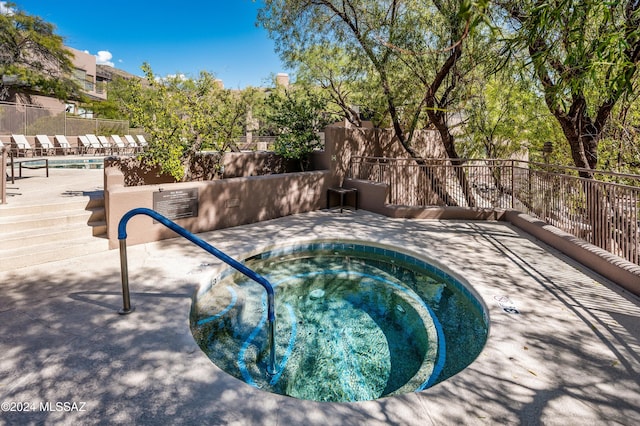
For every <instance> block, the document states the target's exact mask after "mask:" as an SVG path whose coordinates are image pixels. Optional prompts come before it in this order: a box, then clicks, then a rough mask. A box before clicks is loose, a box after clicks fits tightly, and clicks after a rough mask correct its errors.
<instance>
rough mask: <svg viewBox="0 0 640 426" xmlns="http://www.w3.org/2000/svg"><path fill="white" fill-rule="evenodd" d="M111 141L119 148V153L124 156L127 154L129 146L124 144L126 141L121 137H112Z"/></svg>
mask: <svg viewBox="0 0 640 426" xmlns="http://www.w3.org/2000/svg"><path fill="white" fill-rule="evenodd" d="M111 140H112V141H113V143H114V144H115V146H116V147H117V149H118V152H120V153H122V154H126V152H127V149H128V148H127V144H125V143H124V141H123V140H122V138H121V137H120V135H111Z"/></svg>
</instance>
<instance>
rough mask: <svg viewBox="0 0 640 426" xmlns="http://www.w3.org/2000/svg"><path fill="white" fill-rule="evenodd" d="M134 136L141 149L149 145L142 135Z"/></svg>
mask: <svg viewBox="0 0 640 426" xmlns="http://www.w3.org/2000/svg"><path fill="white" fill-rule="evenodd" d="M136 137H137V138H138V145H140V146H141V147H142V149H145V148H146V147H148V146H149V143H148V142H147V140H146V139H145V138H144V135H136Z"/></svg>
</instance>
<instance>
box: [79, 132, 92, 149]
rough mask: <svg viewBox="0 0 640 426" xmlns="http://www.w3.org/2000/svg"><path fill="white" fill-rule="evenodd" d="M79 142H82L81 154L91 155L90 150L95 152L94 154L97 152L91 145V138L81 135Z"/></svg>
mask: <svg viewBox="0 0 640 426" xmlns="http://www.w3.org/2000/svg"><path fill="white" fill-rule="evenodd" d="M78 140H79V141H80V145H79V148H80V154H89V150H93V152H95V148H94V147H93V146H92V145H91V142H90V141H89V138H87V137H86V136H83V135H80V136H78Z"/></svg>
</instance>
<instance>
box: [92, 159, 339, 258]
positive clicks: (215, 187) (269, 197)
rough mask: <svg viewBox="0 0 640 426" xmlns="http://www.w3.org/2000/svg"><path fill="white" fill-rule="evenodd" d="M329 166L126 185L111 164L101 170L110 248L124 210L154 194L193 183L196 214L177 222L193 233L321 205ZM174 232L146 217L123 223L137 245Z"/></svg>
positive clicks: (150, 203) (147, 202) (149, 203)
mask: <svg viewBox="0 0 640 426" xmlns="http://www.w3.org/2000/svg"><path fill="white" fill-rule="evenodd" d="M329 175H330V173H329V172H328V171H313V172H300V173H287V174H279V175H266V176H251V177H242V178H233V179H222V180H213V181H204V182H188V183H168V184H161V185H147V186H137V187H125V186H124V176H123V175H122V172H120V171H119V170H118V169H116V168H113V167H111V168H107V169H105V188H107V190H106V191H105V205H106V210H107V212H108V216H107V224H108V225H107V233H108V237H109V247H110V248H116V247H118V229H117V227H118V223H119V221H120V219H121V218H122V216H123V215H124V214H125V213H126V212H128V211H129V210H131V209H133V208H137V207H146V208H153V193H154V192H157V191H160V190H162V191H171V190H177V189H191V188H197V190H198V198H199V211H198V216H197V217H193V218H186V219H178V220H176V223H178V224H179V225H180V226H182V227H184V228H186V229H187V230H189V231H191V232H193V233H198V232H205V231H211V230H214V229H220V228H227V227H231V226H237V225H243V224H247V223H254V222H259V221H263V220H268V219H274V218H277V217H282V216H287V215H291V214H295V213H303V212H308V211H313V210H318V209H320V208H322V207H323V206H324V202H325V200H326V198H325V194H326V190H327V188H328V187H329V184H330V179H329V177H330V176H329ZM172 237H175V234H174V233H173V232H172V231H170V230H168V229H167V228H165V227H164V226H163V225H161V224H154V223H153V220H152V219H151V218H149V217H147V216H136V217H134V218H132V219H131V220H130V221H129V224H128V226H127V244H139V243H145V242H151V241H157V240H161V239H165V238H172Z"/></svg>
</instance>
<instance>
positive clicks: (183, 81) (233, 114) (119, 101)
mask: <svg viewBox="0 0 640 426" xmlns="http://www.w3.org/2000/svg"><path fill="white" fill-rule="evenodd" d="M142 69H143V71H144V73H145V76H146V81H145V82H144V84H143V81H141V80H136V79H134V80H114V82H115V83H116V84H115V85H114V86H110V87H109V89H110V90H109V92H108V93H109V101H110V102H113V104H114V108H115V109H116V110H118V111H120V112H121V113H124V114H126V117H128V119H129V120H130V124H131V126H132V127H141V128H144V130H145V132H146V133H148V134H149V136H150V141H149V147H148V149H147V150H145V152H144V153H142V154H141V156H142V157H143V159H144V160H145V161H146V162H147V163H149V164H157V165H160V167H161V171H162V172H165V173H170V174H171V175H172V176H173V177H175V178H176V179H178V180H182V179H187V178H189V176H188V171H189V170H190V169H189V164H191V163H192V162H193V160H194V158H195V156H197V155H198V153H199V152H200V151H201V150H202V149H213V150H218V151H225V150H228V149H230V148H235V145H234V142H233V140H234V139H236V138H237V137H238V136H240V135H242V134H243V132H244V126H245V117H246V115H247V111H248V110H249V108H250V106H251V104H252V102H254V100H255V90H253V89H247V90H245V91H243V92H240V93H237V92H233V91H230V90H225V89H223V88H221V87H219V85H218V84H217V82H216V81H215V79H214V77H213V76H212V75H211V74H209V73H207V72H201V73H200V75H199V76H198V78H197V79H193V78H186V77H184V76H181V75H177V76H168V77H165V78H158V77H156V76H155V75H154V73H153V71H152V69H151V67H150V66H149V65H148V64H146V63H145V64H143V66H142Z"/></svg>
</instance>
